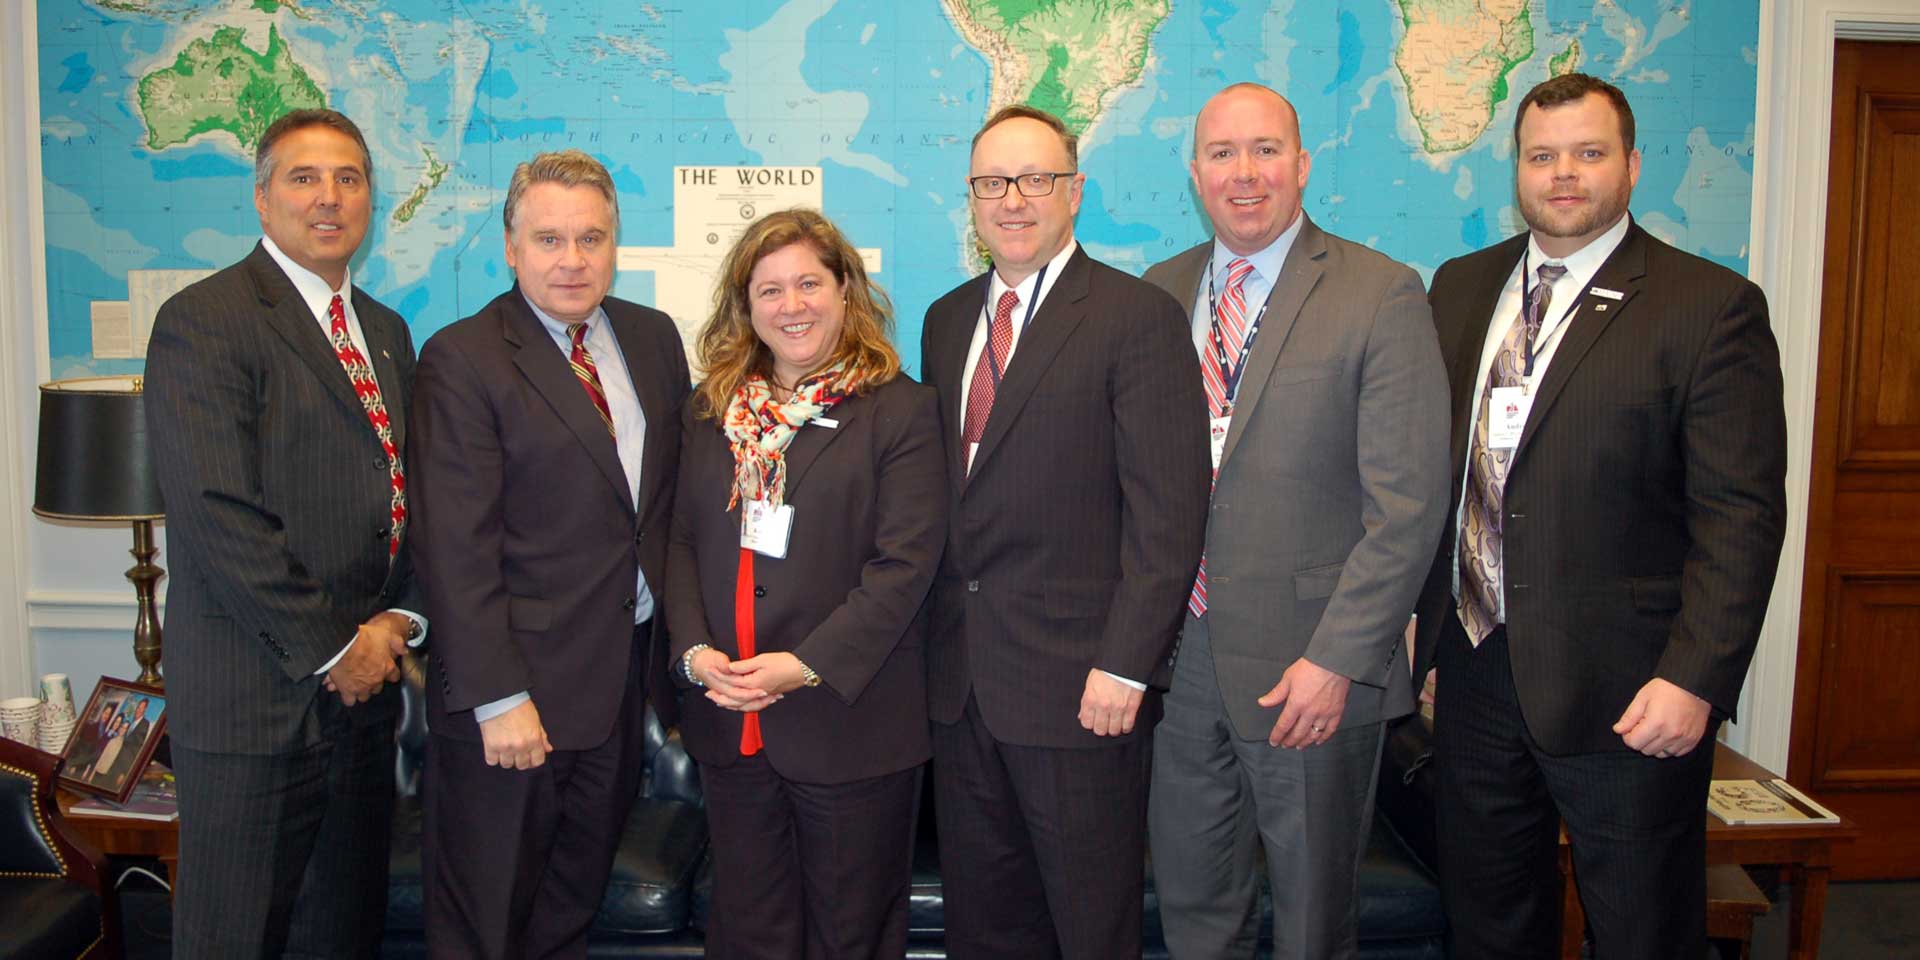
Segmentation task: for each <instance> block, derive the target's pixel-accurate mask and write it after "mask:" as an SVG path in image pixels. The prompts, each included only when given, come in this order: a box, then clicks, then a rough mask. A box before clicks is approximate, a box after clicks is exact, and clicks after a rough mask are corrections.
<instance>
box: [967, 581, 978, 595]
mask: <svg viewBox="0 0 1920 960" xmlns="http://www.w3.org/2000/svg"><path fill="white" fill-rule="evenodd" d="M967 592H968V593H979V592H980V581H978V580H968V581H967Z"/></svg>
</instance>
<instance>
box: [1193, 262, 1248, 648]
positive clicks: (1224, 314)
mask: <svg viewBox="0 0 1920 960" xmlns="http://www.w3.org/2000/svg"><path fill="white" fill-rule="evenodd" d="M1252 275H1253V264H1251V263H1249V262H1247V261H1246V260H1243V259H1240V258H1238V257H1236V258H1234V259H1233V260H1232V261H1230V262H1229V263H1228V264H1227V285H1226V288H1225V289H1223V290H1221V291H1220V309H1219V318H1220V340H1219V341H1218V342H1215V341H1214V340H1213V339H1212V335H1211V333H1209V335H1208V343H1207V350H1206V355H1207V356H1206V361H1205V362H1204V363H1201V364H1200V379H1201V381H1202V382H1203V383H1204V384H1205V385H1206V388H1207V416H1208V417H1210V418H1216V419H1217V418H1219V417H1224V416H1226V415H1227V413H1228V409H1227V369H1226V366H1225V361H1223V360H1222V357H1223V356H1226V357H1232V358H1233V359H1234V361H1235V362H1239V359H1240V351H1241V350H1242V349H1244V348H1245V347H1246V345H1247V290H1246V286H1247V278H1248V277H1250V276H1252ZM1214 473H1215V475H1216V476H1218V474H1219V471H1218V470H1215V471H1214ZM1187 612H1189V613H1191V614H1193V615H1194V616H1195V617H1203V616H1206V613H1207V558H1206V555H1205V554H1202V555H1201V556H1200V572H1199V573H1198V574H1197V575H1195V576H1194V578H1193V593H1192V594H1191V595H1189V596H1188V597H1187Z"/></svg>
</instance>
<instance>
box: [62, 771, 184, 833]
mask: <svg viewBox="0 0 1920 960" xmlns="http://www.w3.org/2000/svg"><path fill="white" fill-rule="evenodd" d="M67 815H68V816H72V817H125V818H131V819H134V820H161V821H167V822H171V821H174V820H178V819H180V793H179V791H178V790H177V789H175V787H174V781H173V771H172V770H169V769H167V767H166V765H165V764H162V763H159V762H157V761H155V762H151V763H148V764H147V769H146V772H145V773H144V774H142V775H141V777H140V782H139V783H138V784H136V785H134V788H133V793H131V794H129V795H128V796H127V802H126V803H114V802H113V801H112V800H106V799H102V798H100V797H91V798H88V799H86V800H82V801H80V802H79V803H76V804H74V805H73V807H72V808H71V809H70V810H68V811H67Z"/></svg>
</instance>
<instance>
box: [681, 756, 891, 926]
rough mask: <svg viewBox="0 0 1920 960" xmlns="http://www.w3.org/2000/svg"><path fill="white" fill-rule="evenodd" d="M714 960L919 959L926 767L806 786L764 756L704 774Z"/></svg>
mask: <svg viewBox="0 0 1920 960" xmlns="http://www.w3.org/2000/svg"><path fill="white" fill-rule="evenodd" d="M700 780H701V783H702V785H703V787H704V789H705V792H706V801H707V827H708V830H709V832H710V833H711V835H712V838H713V911H712V913H711V915H710V918H709V919H708V921H707V944H706V946H707V956H708V957H711V958H713V960H797V958H802V957H804V958H807V960H895V958H898V957H902V956H905V955H906V950H907V897H908V893H909V891H910V888H911V885H912V880H913V829H914V808H915V806H916V804H917V801H918V800H919V796H920V768H918V767H914V768H912V769H908V770H902V771H900V772H898V773H890V774H887V775H885V776H879V777H873V778H871V779H867V780H856V781H853V782H852V783H835V784H812V783H798V782H796V781H792V780H788V779H787V778H785V777H782V776H781V775H780V773H779V771H777V770H775V769H774V768H773V764H772V763H770V762H769V761H768V760H767V755H766V753H765V752H764V751H763V752H761V753H760V754H757V755H755V756H751V757H741V758H739V759H738V760H737V761H735V762H734V763H733V765H732V766H727V767H713V766H706V765H702V766H701V768H700Z"/></svg>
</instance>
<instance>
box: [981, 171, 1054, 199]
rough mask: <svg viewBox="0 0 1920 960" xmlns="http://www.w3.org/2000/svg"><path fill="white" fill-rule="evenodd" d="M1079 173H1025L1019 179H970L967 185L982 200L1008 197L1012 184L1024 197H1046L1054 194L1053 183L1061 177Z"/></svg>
mask: <svg viewBox="0 0 1920 960" xmlns="http://www.w3.org/2000/svg"><path fill="white" fill-rule="evenodd" d="M1077 172H1078V171H1074V170H1069V171H1067V172H1065V173H1023V174H1021V175H1019V176H1017V177H968V178H967V184H968V185H969V186H971V187H973V195H974V196H976V197H979V198H980V199H982V200H998V199H1000V198H1001V197H1004V196H1006V195H1007V186H1008V185H1009V184H1011V185H1012V186H1013V188H1014V189H1015V190H1018V191H1020V195H1021V196H1023V197H1044V196H1046V195H1048V194H1050V193H1052V192H1053V182H1054V181H1055V180H1058V179H1060V178H1061V177H1071V176H1074V175H1075V174H1076V173H1077Z"/></svg>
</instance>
